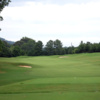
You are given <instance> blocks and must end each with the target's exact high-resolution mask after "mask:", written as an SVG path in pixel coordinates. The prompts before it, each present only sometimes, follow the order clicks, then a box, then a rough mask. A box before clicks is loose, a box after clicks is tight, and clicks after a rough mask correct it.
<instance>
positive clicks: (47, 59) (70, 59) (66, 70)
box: [0, 53, 100, 100]
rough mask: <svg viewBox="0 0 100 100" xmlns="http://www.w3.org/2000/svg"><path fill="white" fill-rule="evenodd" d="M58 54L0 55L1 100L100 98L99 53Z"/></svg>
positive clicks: (97, 99)
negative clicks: (33, 55) (24, 66)
mask: <svg viewBox="0 0 100 100" xmlns="http://www.w3.org/2000/svg"><path fill="white" fill-rule="evenodd" d="M59 57H60V56H59V55H57V56H39V57H27V56H26V57H25V56H24V57H15V58H0V71H1V72H5V73H0V100H18V99H19V100H33V99H34V100H51V99H52V100H65V99H66V100H67V99H68V100H100V53H91V54H88V53H86V54H74V55H67V57H66V55H65V56H62V58H59ZM19 65H26V66H32V68H31V69H27V68H21V67H19Z"/></svg>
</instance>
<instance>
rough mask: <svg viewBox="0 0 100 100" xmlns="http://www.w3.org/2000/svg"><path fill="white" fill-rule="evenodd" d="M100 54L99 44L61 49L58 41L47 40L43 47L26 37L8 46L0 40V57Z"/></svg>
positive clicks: (81, 43)
mask: <svg viewBox="0 0 100 100" xmlns="http://www.w3.org/2000/svg"><path fill="white" fill-rule="evenodd" d="M92 52H100V43H91V42H87V43H84V42H83V41H81V42H80V44H79V46H77V47H74V46H72V45H71V46H69V47H63V44H62V42H61V41H60V40H58V39H56V40H55V41H53V40H49V41H48V42H47V43H46V45H45V46H44V45H43V43H42V41H35V40H33V39H31V38H28V37H23V38H22V39H20V40H19V41H17V42H15V43H14V44H8V43H7V42H5V41H1V40H0V57H16V56H22V55H25V56H41V55H48V56H49V55H64V54H75V53H92Z"/></svg>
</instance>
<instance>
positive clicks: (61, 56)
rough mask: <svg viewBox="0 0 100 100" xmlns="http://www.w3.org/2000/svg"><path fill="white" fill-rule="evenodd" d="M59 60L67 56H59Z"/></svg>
mask: <svg viewBox="0 0 100 100" xmlns="http://www.w3.org/2000/svg"><path fill="white" fill-rule="evenodd" d="M59 58H68V56H60V57H59Z"/></svg>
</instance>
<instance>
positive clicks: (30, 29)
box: [0, 0, 100, 46]
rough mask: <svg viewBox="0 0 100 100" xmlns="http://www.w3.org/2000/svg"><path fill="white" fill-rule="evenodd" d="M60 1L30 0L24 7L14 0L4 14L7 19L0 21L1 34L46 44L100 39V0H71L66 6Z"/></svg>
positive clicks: (75, 43) (10, 37)
mask: <svg viewBox="0 0 100 100" xmlns="http://www.w3.org/2000/svg"><path fill="white" fill-rule="evenodd" d="M42 1H43V0H42ZM66 1H67V0H66ZM76 1H77V2H78V0H76ZM16 2H17V1H16ZM56 2H57V1H55V0H54V2H53V1H52V0H51V2H50V0H49V1H48V0H47V2H46V3H45V2H44V1H43V2H39V0H38V2H36V1H35V0H34V2H33V1H31V0H30V1H27V0H26V2H25V1H23V2H22V3H21V4H20V6H19V5H18V6H16V5H15V4H13V3H12V4H11V5H12V6H8V7H6V8H5V9H4V10H3V12H2V13H1V14H2V16H3V17H4V19H5V20H4V21H3V22H1V23H0V24H2V25H1V28H2V31H1V32H0V37H4V38H6V39H8V40H13V41H17V40H19V39H20V38H22V37H24V36H27V37H30V38H33V39H35V40H41V41H43V43H44V44H46V42H47V41H49V40H50V39H51V40H55V39H60V40H61V41H62V42H63V44H64V46H66V45H67V46H69V45H70V44H71V43H73V44H74V45H75V46H77V45H79V43H80V41H81V40H83V41H84V42H86V41H90V42H100V40H99V38H100V34H99V33H100V13H99V9H100V2H99V1H96V2H94V1H93V0H92V2H87V3H86V2H85V3H73V2H74V1H73V0H71V2H70V3H65V4H63V5H62V4H61V5H60V3H59V2H61V0H60V1H59V0H58V2H57V3H56ZM63 2H65V1H64V0H63ZM58 3H59V4H58ZM22 4H23V5H22Z"/></svg>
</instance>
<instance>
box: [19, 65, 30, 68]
mask: <svg viewBox="0 0 100 100" xmlns="http://www.w3.org/2000/svg"><path fill="white" fill-rule="evenodd" d="M19 67H24V68H32V67H31V66H27V65H20V66H19Z"/></svg>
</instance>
